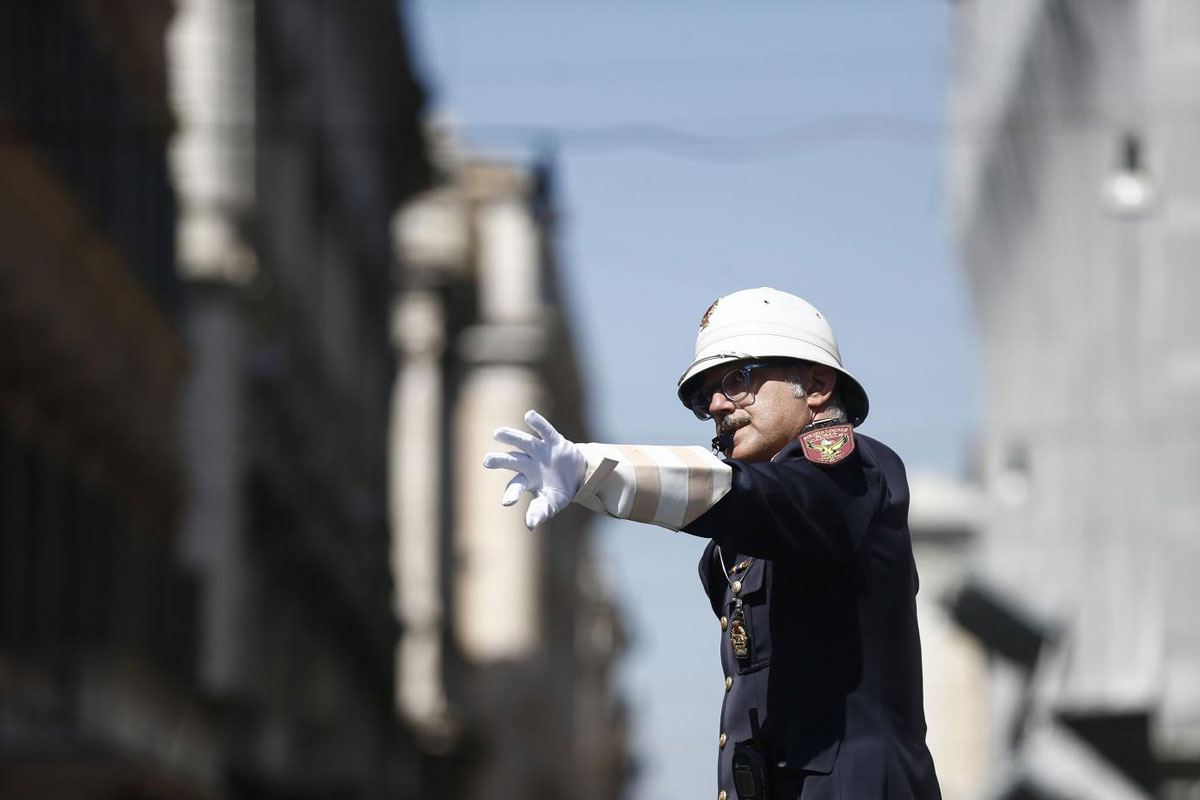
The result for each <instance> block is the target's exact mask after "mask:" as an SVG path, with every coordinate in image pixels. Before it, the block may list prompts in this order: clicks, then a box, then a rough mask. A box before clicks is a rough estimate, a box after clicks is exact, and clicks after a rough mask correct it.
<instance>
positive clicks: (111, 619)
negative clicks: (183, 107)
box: [0, 0, 220, 798]
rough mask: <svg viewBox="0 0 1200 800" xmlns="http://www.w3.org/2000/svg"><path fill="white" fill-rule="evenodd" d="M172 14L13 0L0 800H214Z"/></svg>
mask: <svg viewBox="0 0 1200 800" xmlns="http://www.w3.org/2000/svg"><path fill="white" fill-rule="evenodd" d="M170 13H171V5H170V3H168V2H154V1H153V0H148V1H147V2H137V3H134V2H109V3H101V2H65V1H63V0H13V1H12V2H5V3H3V4H0V331H2V333H0V795H2V796H4V797H14V798H25V797H29V798H34V797H36V798H75V797H116V796H122V797H144V798H191V797H206V796H209V795H208V794H207V790H208V789H209V788H211V787H212V786H214V785H215V782H216V776H217V774H218V772H219V769H220V760H219V752H220V749H219V743H218V728H217V724H216V722H217V721H216V718H215V715H214V714H213V713H212V712H211V709H210V708H209V707H208V705H207V704H206V703H205V702H204V698H203V697H202V695H201V693H200V692H199V691H198V687H197V685H196V681H195V668H194V664H195V661H194V656H195V647H194V640H195V632H196V622H197V617H196V604H197V597H198V595H197V592H196V588H197V587H196V582H195V580H194V578H193V576H191V575H190V574H189V573H188V572H187V571H186V570H184V569H181V568H180V567H179V566H178V564H177V561H176V558H175V549H176V546H177V543H178V538H179V537H178V534H179V521H180V518H181V515H182V513H183V510H184V508H185V501H186V496H187V486H186V479H185V474H184V470H183V468H182V461H181V457H180V452H179V448H178V447H177V444H176V440H177V433H178V424H177V419H178V409H179V402H180V397H181V394H182V392H183V387H184V380H185V375H186V370H187V362H188V356H187V352H186V347H185V340H184V335H183V319H182V316H181V287H180V284H179V281H178V279H177V277H176V271H175V265H176V261H175V253H174V243H175V216H174V209H175V194H174V192H173V189H172V186H171V180H170V173H169V169H168V164H167V144H168V140H169V137H170V134H171V130H172V114H171V111H170V107H169V104H168V98H167V93H166V67H165V62H164V53H163V47H162V37H163V33H164V30H165V28H166V26H167V24H168V21H169V18H170Z"/></svg>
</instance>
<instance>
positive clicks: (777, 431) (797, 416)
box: [700, 364, 812, 462]
mask: <svg viewBox="0 0 1200 800" xmlns="http://www.w3.org/2000/svg"><path fill="white" fill-rule="evenodd" d="M738 366H740V365H739V364H722V365H721V366H719V367H714V368H712V369H711V370H708V371H707V372H706V373H705V374H704V375H703V377H702V379H701V383H700V385H701V386H703V387H706V389H705V392H706V393H707V394H708V395H709V404H708V411H709V413H710V414H712V417H713V420H714V421H715V422H716V424H717V433H718V434H720V433H730V432H732V433H733V450H732V451H731V452H730V454H729V455H730V457H731V458H737V459H740V460H742V461H750V462H754V461H770V460H771V458H772V456H774V455H775V454H776V453H778V452H779V451H780V450H782V449H783V448H784V447H785V446H786V445H787V444H788V442H790V441H792V440H793V439H795V438H796V437H797V436H799V435H800V431H802V430H803V429H804V426H805V425H807V424H808V423H809V422H810V421H811V420H812V412H811V411H810V410H809V405H808V400H807V398H806V396H802V397H797V396H796V392H795V390H794V389H793V387H792V384H790V383H788V382H787V380H786V378H787V377H788V368H786V367H775V366H772V367H757V368H755V369H753V370H751V371H750V373H749V375H748V376H747V378H748V380H747V385H748V388H749V392H748V393H747V394H746V396H745V397H741V398H739V399H738V400H736V401H733V400H730V399H729V398H728V397H726V396H725V394H724V393H723V392H722V391H721V388H720V383H721V379H722V377H723V376H725V375H726V374H728V373H729V371H730V370H732V369H736V368H737V367H738ZM708 387H711V389H712V391H711V392H708Z"/></svg>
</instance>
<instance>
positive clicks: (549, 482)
mask: <svg viewBox="0 0 1200 800" xmlns="http://www.w3.org/2000/svg"><path fill="white" fill-rule="evenodd" d="M525 424H526V425H528V426H529V427H530V428H532V429H533V430H534V432H535V433H537V434H538V436H540V437H541V438H540V439H539V438H537V437H536V436H530V435H529V434H528V433H525V432H524V431H519V430H517V429H516V428H508V427H505V428H497V429H496V432H495V433H493V434H492V438H493V439H495V440H496V441H497V442H500V444H506V445H508V446H510V447H515V448H517V450H515V451H513V452H509V453H488V454H487V455H486V456H484V457H483V465H484V466H485V467H487V468H488V469H511V470H512V471H513V472H515V473H517V474H516V476H514V477H513V479H512V480H511V481H509V482H508V486H507V487H505V489H504V496H503V497H502V498H501V499H500V503H501V505H505V506H511V505H512V504H513V503H515V502H517V500H518V499H519V498H520V497H521V493H522V492H524V491H528V492H529V493H530V494H532V495H533V500H532V501H531V502H530V503H529V510H528V511H526V512H525V527H527V528H529V530H533V529H534V528H536V527H537V526H538V525H541V524H542V523H543V522H545V521H546V520H548V519H550V518H551V517H553V516H554V515H555V514H557V513H558V512H560V511H562V510H563V509H564V508H566V507H567V504H568V503H570V502H571V498H572V497H574V496H575V493H576V492H577V491H579V487H580V486H581V485H583V478H584V475H585V474H586V473H587V459H586V458H585V457H584V455H583V451H582V450H580V449H579V446H578V445H576V444H575V443H574V442H571V441H568V440H566V439H564V438H563V436H562V434H561V433H559V432H558V431H556V430H555V429H554V426H553V425H551V424H550V423H549V422H547V421H546V418H545V417H543V416H542V415H541V414H539V413H538V412H536V411H527V412H525Z"/></svg>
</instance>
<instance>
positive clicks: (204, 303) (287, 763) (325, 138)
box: [168, 0, 428, 798]
mask: <svg viewBox="0 0 1200 800" xmlns="http://www.w3.org/2000/svg"><path fill="white" fill-rule="evenodd" d="M168 45H169V47H168V53H169V57H170V71H171V94H172V100H173V103H174V110H175V113H176V115H177V117H178V129H177V132H176V136H175V138H174V141H173V144H172V152H171V156H172V166H173V170H174V176H175V179H176V185H177V190H178V197H179V218H178V228H177V230H178V252H179V270H180V274H181V275H182V276H183V278H184V280H185V281H186V286H187V290H188V299H189V304H188V308H187V313H186V317H185V331H186V337H187V345H188V349H189V352H190V356H191V361H190V376H189V381H188V384H187V392H186V397H185V405H184V409H183V420H184V423H183V426H184V431H183V434H184V435H183V442H184V448H183V453H184V460H185V466H186V472H187V475H188V483H189V488H190V492H191V494H190V498H189V503H188V506H187V513H186V514H185V516H184V519H183V526H182V531H181V535H182V539H183V542H182V548H181V554H182V557H183V560H184V562H185V563H186V564H188V565H189V566H190V567H191V569H193V570H194V572H195V574H196V576H197V584H198V590H199V595H198V609H199V620H200V627H199V631H198V638H197V647H198V653H197V678H198V681H199V683H200V686H201V687H202V688H203V690H204V692H205V693H206V695H207V696H208V697H210V698H211V699H212V701H213V702H214V703H215V704H217V706H218V707H219V708H220V710H221V717H220V720H219V722H220V725H221V742H222V751H221V759H222V763H223V764H224V765H225V777H226V783H225V787H226V789H227V790H228V792H229V793H230V794H231V795H232V796H240V797H254V798H268V797H271V798H304V797H313V798H316V797H321V798H326V797H345V798H383V797H397V796H410V795H411V794H412V793H413V792H414V790H415V787H416V785H417V780H418V776H417V769H418V766H419V765H418V763H417V761H416V759H415V757H414V755H413V752H414V750H413V747H412V740H411V736H408V735H407V733H406V731H405V729H404V728H403V726H402V725H400V724H399V723H398V720H397V717H396V715H395V713H394V711H393V709H392V697H393V694H394V687H393V670H392V659H393V651H394V647H395V643H396V640H397V637H398V627H397V625H396V623H395V619H394V617H393V615H392V613H391V596H392V580H391V574H390V569H389V561H388V552H389V544H388V541H389V539H388V526H387V506H386V482H387V461H386V445H385V443H386V439H387V425H388V397H389V387H390V384H391V379H392V374H393V360H392V353H391V350H390V346H389V337H388V315H389V298H390V295H391V289H392V285H393V280H394V275H395V265H394V263H393V253H392V251H391V247H390V243H389V234H388V231H389V225H390V220H391V216H392V214H393V212H394V210H395V209H396V208H397V207H398V206H399V205H400V204H401V203H402V202H403V200H404V199H405V198H406V197H408V196H409V195H411V194H412V193H414V192H415V191H416V190H418V189H420V188H422V187H423V186H424V184H425V182H426V180H427V178H428V165H427V163H426V160H425V153H424V144H423V137H422V135H421V133H420V129H419V126H418V118H419V114H420V111H421V108H422V104H423V96H422V92H421V91H420V89H419V87H418V85H417V83H416V80H415V78H414V75H413V70H412V67H411V65H410V63H409V58H408V53H407V49H406V48H407V45H406V41H405V37H404V28H403V23H402V20H401V19H400V18H399V17H398V14H397V5H396V4H395V3H394V2H391V0H366V1H364V2H356V3H339V2H330V1H329V0H179V2H177V4H176V16H175V19H174V21H173V24H172V29H171V31H170V34H169V38H168Z"/></svg>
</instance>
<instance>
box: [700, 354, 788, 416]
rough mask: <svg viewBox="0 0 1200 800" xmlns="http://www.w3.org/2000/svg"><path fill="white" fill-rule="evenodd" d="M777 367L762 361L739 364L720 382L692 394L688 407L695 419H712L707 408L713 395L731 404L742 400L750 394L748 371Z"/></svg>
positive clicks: (712, 383) (722, 377)
mask: <svg viewBox="0 0 1200 800" xmlns="http://www.w3.org/2000/svg"><path fill="white" fill-rule="evenodd" d="M777 366H779V365H778V364H771V363H769V362H763V361H758V362H753V363H749V364H739V365H738V366H736V367H734V368H733V369H731V370H729V372H726V373H725V374H724V375H722V376H721V380H719V381H713V382H711V383H709V384H708V385H707V386H704V387H702V388H700V389H697V390H696V391H694V392H692V395H691V397H690V399H689V400H688V405H689V406H690V407H691V409H692V413H693V414H695V415H696V418H697V419H712V414H710V413H708V407H709V406H710V405H711V404H712V396H713V395H714V394H716V393H717V392H720V393H721V394H723V395H725V396H726V397H727V398H729V402H731V403H736V402H738V401H740V400H744V399H745V398H746V395H748V394H750V371H751V370H755V369H762V368H764V367H777Z"/></svg>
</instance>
